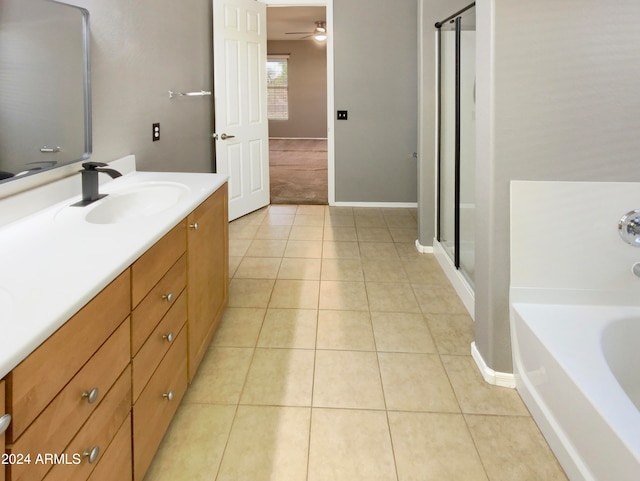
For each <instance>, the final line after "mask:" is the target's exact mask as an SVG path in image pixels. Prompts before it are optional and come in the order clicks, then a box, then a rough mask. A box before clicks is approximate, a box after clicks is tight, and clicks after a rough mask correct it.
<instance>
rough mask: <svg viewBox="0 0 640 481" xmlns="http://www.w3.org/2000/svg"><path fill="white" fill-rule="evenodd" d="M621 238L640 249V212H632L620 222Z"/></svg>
mask: <svg viewBox="0 0 640 481" xmlns="http://www.w3.org/2000/svg"><path fill="white" fill-rule="evenodd" d="M618 232H619V233H620V237H622V239H623V240H624V241H625V242H626V243H627V244H630V245H632V246H635V247H640V210H638V209H636V210H632V211H630V212H627V213H626V214H625V215H623V216H622V218H621V219H620V222H618Z"/></svg>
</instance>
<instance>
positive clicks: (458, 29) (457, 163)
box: [435, 2, 475, 269]
mask: <svg viewBox="0 0 640 481" xmlns="http://www.w3.org/2000/svg"><path fill="white" fill-rule="evenodd" d="M473 7H475V2H473V3H471V4H470V5H468V6H466V7H465V8H463V9H462V10H459V11H458V12H456V13H454V14H453V15H450V16H449V17H447V18H445V19H444V20H442V21H440V22H437V23H436V24H435V27H436V28H437V29H438V31H437V34H438V52H437V70H438V106H437V129H438V143H437V149H436V156H437V159H436V162H437V170H438V176H437V181H436V182H437V191H438V195H437V201H436V202H437V205H436V239H437V240H438V242H440V241H441V236H442V232H441V223H442V218H441V210H442V204H441V193H442V167H443V165H442V95H443V91H442V30H441V27H442V26H443V25H445V24H447V22H450V23H455V42H456V43H455V93H454V98H455V108H454V112H455V114H454V115H455V136H454V186H453V187H454V206H453V208H454V221H453V226H454V239H453V241H454V248H453V263H454V266H455V268H456V269H459V268H460V243H461V238H460V203H461V196H460V191H461V188H460V187H461V186H460V177H461V175H460V170H461V156H460V151H461V137H460V136H461V123H460V118H461V75H460V68H461V33H462V18H461V16H460V15H462V14H463V13H465V12H466V11H467V10H469V9H471V8H473Z"/></svg>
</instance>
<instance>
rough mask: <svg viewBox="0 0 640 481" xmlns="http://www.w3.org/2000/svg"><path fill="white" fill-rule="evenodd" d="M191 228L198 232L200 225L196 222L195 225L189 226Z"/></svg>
mask: <svg viewBox="0 0 640 481" xmlns="http://www.w3.org/2000/svg"><path fill="white" fill-rule="evenodd" d="M189 227H190V228H192V229H193V230H198V223H197V222H196V223H195V224H189Z"/></svg>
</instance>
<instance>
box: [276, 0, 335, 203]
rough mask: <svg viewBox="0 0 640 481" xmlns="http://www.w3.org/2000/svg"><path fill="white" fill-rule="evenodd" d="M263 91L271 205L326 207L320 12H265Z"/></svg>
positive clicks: (323, 54)
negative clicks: (266, 116) (265, 74)
mask: <svg viewBox="0 0 640 481" xmlns="http://www.w3.org/2000/svg"><path fill="white" fill-rule="evenodd" d="M319 34H324V38H323V37H319ZM316 37H317V38H316ZM267 89H268V94H267V99H268V117H269V179H270V192H271V199H270V200H271V203H272V204H327V203H328V200H329V199H328V148H327V144H328V142H327V132H328V126H327V38H326V8H325V7H324V6H269V7H268V8H267Z"/></svg>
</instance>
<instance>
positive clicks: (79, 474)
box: [7, 269, 131, 481]
mask: <svg viewBox="0 0 640 481" xmlns="http://www.w3.org/2000/svg"><path fill="white" fill-rule="evenodd" d="M130 296H131V283H130V273H129V270H128V269H127V270H126V271H125V272H124V273H122V274H121V275H120V276H118V277H117V278H116V279H115V280H114V281H113V282H111V283H110V284H109V285H108V286H107V287H105V288H104V289H103V290H102V291H101V292H100V293H99V294H98V295H97V296H96V297H94V298H93V299H92V300H91V301H89V302H88V303H87V304H86V305H85V306H84V307H83V308H82V309H81V310H80V311H78V313H77V314H75V315H74V316H73V317H72V318H71V319H69V320H68V321H67V322H66V323H65V324H64V325H63V326H61V327H60V328H59V329H58V330H57V331H56V332H55V333H53V334H52V335H51V336H50V337H49V338H48V339H47V340H46V341H45V342H43V343H42V344H41V345H40V346H39V347H38V348H37V349H36V350H35V351H33V352H32V353H31V354H30V355H29V356H28V357H27V358H26V359H24V360H23V361H22V362H21V363H20V364H19V365H18V366H17V367H16V368H14V369H13V371H11V373H10V374H9V376H8V377H7V380H8V383H9V390H8V392H9V393H10V398H11V413H12V416H13V419H12V423H11V426H10V429H9V432H8V439H7V442H8V450H9V452H11V453H12V454H13V455H15V456H16V459H19V457H25V456H29V460H30V462H29V463H28V464H27V463H22V464H20V463H15V464H11V465H10V466H9V479H10V480H11V481H39V480H42V479H46V480H47V481H49V480H55V479H64V480H65V481H70V480H74V479H78V480H81V479H86V477H87V476H88V475H89V474H90V473H91V471H92V470H93V469H94V468H95V467H96V465H97V464H98V463H99V462H100V460H101V454H102V453H103V452H104V450H106V449H107V447H108V446H109V445H110V443H111V440H112V438H113V437H114V436H115V433H116V430H115V429H114V428H113V425H114V424H117V427H119V426H120V425H121V424H122V422H123V420H124V418H125V417H126V416H128V413H129V412H130V411H131V401H130V399H131V374H130V350H131V348H130V343H131V335H130V321H129V314H130V312H131V307H130V306H131V300H130ZM109 400H111V401H109ZM113 405H117V411H118V414H117V415H114V414H113V411H114V409H110V406H113ZM118 423H119V424H118ZM106 426H111V428H110V429H106ZM130 451H131V447H130V445H129V452H130ZM85 453H87V454H88V453H93V455H92V456H88V455H85ZM54 455H55V456H57V458H56V459H55V461H54V460H53V459H51V458H45V456H54ZM45 476H46V477H45Z"/></svg>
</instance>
